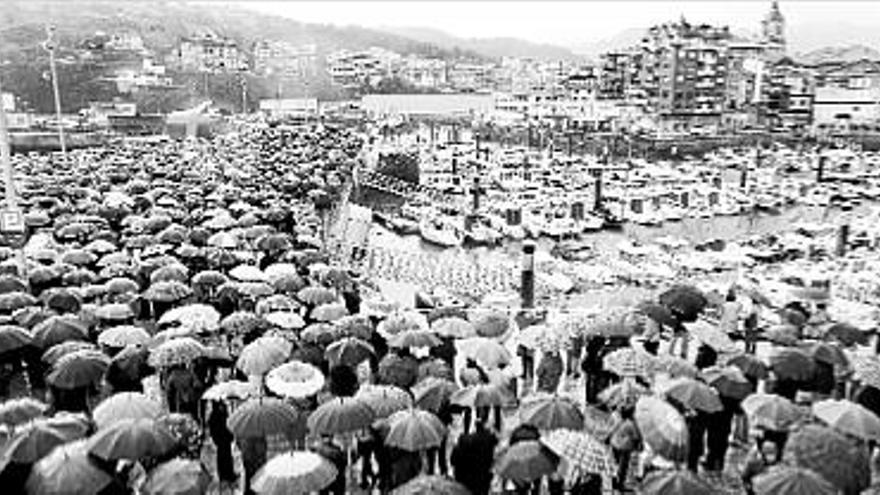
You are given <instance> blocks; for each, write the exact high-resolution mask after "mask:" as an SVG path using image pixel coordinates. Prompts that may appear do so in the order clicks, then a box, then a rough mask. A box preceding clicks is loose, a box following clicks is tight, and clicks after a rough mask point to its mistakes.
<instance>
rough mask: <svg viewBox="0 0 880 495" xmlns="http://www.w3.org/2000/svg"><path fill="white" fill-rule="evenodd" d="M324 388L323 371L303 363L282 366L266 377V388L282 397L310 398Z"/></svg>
mask: <svg viewBox="0 0 880 495" xmlns="http://www.w3.org/2000/svg"><path fill="white" fill-rule="evenodd" d="M323 387H324V375H323V374H321V370H319V369H318V368H316V367H314V366H312V365H311V364H307V363H303V362H302V361H291V362H289V363H285V364H282V365H281V366H278V367H277V368H274V369H272V370H271V371H270V372H269V374H268V375H266V388H268V389H269V390H271V391H272V392H274V393H276V394H278V395H280V396H282V397H293V398H302V397H308V396H310V395H314V394H316V393H318V391H320V390H321V389H322V388H323Z"/></svg>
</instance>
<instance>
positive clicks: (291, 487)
mask: <svg viewBox="0 0 880 495" xmlns="http://www.w3.org/2000/svg"><path fill="white" fill-rule="evenodd" d="M336 474H337V473H336V468H335V467H334V466H333V464H331V463H330V461H328V460H327V459H325V458H324V457H322V456H320V455H318V454H316V453H314V452H303V451H294V452H287V453H284V454H281V455H277V456H275V457H273V458H272V459H270V460H269V462H267V463H266V464H265V465H264V466H263V467H261V468H260V470H259V471H257V474H256V475H255V476H254V480H253V482H252V484H251V485H252V488H253V490H254V491H255V492H257V493H259V494H260V495H287V494H289V493H313V492H317V491H320V490H323V489H324V488H326V487H327V486H329V485H330V484H331V483H332V482H333V480H335V479H336Z"/></svg>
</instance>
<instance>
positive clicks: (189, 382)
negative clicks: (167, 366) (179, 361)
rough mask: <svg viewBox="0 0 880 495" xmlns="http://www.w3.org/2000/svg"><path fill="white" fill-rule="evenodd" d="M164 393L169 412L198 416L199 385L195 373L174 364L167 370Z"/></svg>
mask: <svg viewBox="0 0 880 495" xmlns="http://www.w3.org/2000/svg"><path fill="white" fill-rule="evenodd" d="M164 386H165V394H166V398H167V400H168V410H169V411H170V412H178V413H186V414H189V415H190V416H192V417H193V418H197V417H198V405H199V397H201V395H202V394H201V385H200V384H199V383H198V378H196V375H195V373H194V372H193V371H192V370H190V369H187V368H185V367H183V366H175V367H173V368H171V370H170V371H169V372H168V378H167V379H166V380H165V385H164Z"/></svg>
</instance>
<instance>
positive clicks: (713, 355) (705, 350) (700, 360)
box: [694, 344, 718, 370]
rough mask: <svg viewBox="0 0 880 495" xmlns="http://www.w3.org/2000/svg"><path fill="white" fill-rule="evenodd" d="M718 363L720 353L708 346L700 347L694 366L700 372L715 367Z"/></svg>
mask: <svg viewBox="0 0 880 495" xmlns="http://www.w3.org/2000/svg"><path fill="white" fill-rule="evenodd" d="M717 362H718V353H717V352H715V349H713V348H711V347H709V346H708V345H706V344H703V345H701V346H700V348H699V349H697V357H696V358H694V366H696V367H697V369H698V370H703V369H706V368H708V367H710V366H715V363H717Z"/></svg>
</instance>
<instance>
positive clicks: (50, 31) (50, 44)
mask: <svg viewBox="0 0 880 495" xmlns="http://www.w3.org/2000/svg"><path fill="white" fill-rule="evenodd" d="M46 34H47V35H48V36H49V38H48V39H46V42H45V44H44V45H43V47H44V48H45V49H46V50H47V51H48V52H49V71H50V72H51V73H52V91H53V93H55V120H56V125H57V128H58V142H59V143H60V144H61V157H62V158H63V159H64V161H65V162H66V161H67V143H65V142H64V126H62V125H61V92H60V91H59V90H58V71H57V70H56V69H55V26H54V25H51V24H50V25H48V26H46Z"/></svg>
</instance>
